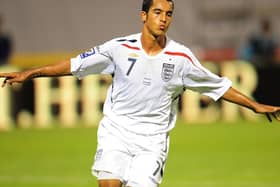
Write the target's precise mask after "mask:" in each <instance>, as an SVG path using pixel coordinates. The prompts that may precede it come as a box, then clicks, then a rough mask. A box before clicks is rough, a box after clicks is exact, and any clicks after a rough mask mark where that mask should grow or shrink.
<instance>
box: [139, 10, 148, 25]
mask: <svg viewBox="0 0 280 187" xmlns="http://www.w3.org/2000/svg"><path fill="white" fill-rule="evenodd" d="M140 16H141V20H142V23H145V22H146V20H147V13H146V12H145V11H141V13H140Z"/></svg>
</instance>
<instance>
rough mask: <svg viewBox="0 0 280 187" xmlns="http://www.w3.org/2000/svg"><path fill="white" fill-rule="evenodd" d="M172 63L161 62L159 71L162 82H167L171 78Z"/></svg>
mask: <svg viewBox="0 0 280 187" xmlns="http://www.w3.org/2000/svg"><path fill="white" fill-rule="evenodd" d="M174 67H175V65H174V64H167V63H163V65H162V71H161V78H162V80H163V81H164V82H168V81H170V80H171V79H172V77H173V74H174Z"/></svg>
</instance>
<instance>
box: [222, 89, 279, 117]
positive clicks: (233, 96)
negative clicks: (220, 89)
mask: <svg viewBox="0 0 280 187" xmlns="http://www.w3.org/2000/svg"><path fill="white" fill-rule="evenodd" d="M222 99H224V100H226V101H229V102H232V103H235V104H238V105H240V106H244V107H246V108H249V109H251V110H253V111H254V112H256V113H262V114H266V115H267V117H268V119H269V120H270V121H271V119H270V115H272V116H273V117H274V118H275V119H277V120H278V121H280V117H279V116H278V115H277V114H278V113H280V107H277V106H271V105H265V104H261V103H258V102H256V101H254V100H252V99H250V98H249V97H247V96H246V95H244V94H242V93H241V92H239V91H237V90H236V89H234V88H230V89H228V91H227V92H226V93H225V94H224V95H223V96H222Z"/></svg>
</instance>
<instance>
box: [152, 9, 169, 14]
mask: <svg viewBox="0 0 280 187" xmlns="http://www.w3.org/2000/svg"><path fill="white" fill-rule="evenodd" d="M152 11H161V12H166V13H173V11H172V10H168V11H164V10H162V9H160V8H154V9H152Z"/></svg>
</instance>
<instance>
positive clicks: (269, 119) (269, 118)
mask: <svg viewBox="0 0 280 187" xmlns="http://www.w3.org/2000/svg"><path fill="white" fill-rule="evenodd" d="M265 115H266V117H267V119H268V121H269V122H272V119H271V117H270V115H269V113H265Z"/></svg>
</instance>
